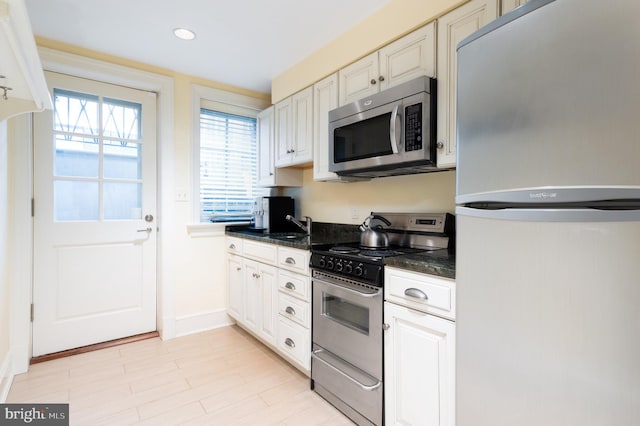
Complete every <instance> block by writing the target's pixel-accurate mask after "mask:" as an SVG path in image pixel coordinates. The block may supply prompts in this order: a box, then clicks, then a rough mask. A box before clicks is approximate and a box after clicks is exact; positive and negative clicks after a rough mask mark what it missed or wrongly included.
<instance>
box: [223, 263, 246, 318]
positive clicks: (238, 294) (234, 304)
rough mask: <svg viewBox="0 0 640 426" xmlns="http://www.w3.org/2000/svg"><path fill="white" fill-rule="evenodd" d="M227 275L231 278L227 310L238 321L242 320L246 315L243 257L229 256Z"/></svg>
mask: <svg viewBox="0 0 640 426" xmlns="http://www.w3.org/2000/svg"><path fill="white" fill-rule="evenodd" d="M227 277H228V280H229V288H228V292H227V296H228V301H227V302H228V304H229V309H228V310H227V312H228V313H229V315H230V316H232V317H233V318H234V319H235V320H236V321H240V320H242V317H243V315H244V297H243V295H244V291H243V288H244V273H243V270H242V258H241V257H239V256H236V255H233V254H229V255H228V256H227Z"/></svg>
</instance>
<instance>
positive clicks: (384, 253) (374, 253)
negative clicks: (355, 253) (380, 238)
mask: <svg viewBox="0 0 640 426" xmlns="http://www.w3.org/2000/svg"><path fill="white" fill-rule="evenodd" d="M359 254H360V256H366V257H389V256H397V255H399V254H402V253H401V252H398V251H395V250H366V249H363V250H362V251H360V253H359Z"/></svg>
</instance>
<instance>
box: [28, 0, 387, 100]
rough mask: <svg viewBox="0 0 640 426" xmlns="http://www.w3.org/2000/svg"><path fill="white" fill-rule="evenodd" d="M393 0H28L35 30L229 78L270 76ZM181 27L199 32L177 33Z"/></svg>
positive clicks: (255, 83) (240, 82)
mask: <svg viewBox="0 0 640 426" xmlns="http://www.w3.org/2000/svg"><path fill="white" fill-rule="evenodd" d="M390 1H391V0H320V1H318V0H315V1H311V0H226V1H222V0H106V1H105V0H25V3H26V5H27V9H28V12H29V17H30V19H31V25H32V27H33V32H34V34H35V35H37V36H41V37H45V38H48V39H52V40H57V41H62V42H65V43H69V44H73V45H76V46H80V47H83V48H87V49H91V50H95V51H98V52H103V53H107V54H111V55H115V56H119V57H122V58H127V59H132V60H135V61H139V62H142V63H146V64H150V65H155V66H159V67H162V68H167V69H170V70H173V71H177V72H180V73H184V74H189V75H193V76H197V77H202V78H205V79H208V80H213V81H217V82H221V83H225V84H231V85H234V86H238V87H242V88H246V89H251V90H255V91H259V92H264V93H270V92H271V80H272V79H273V77H275V76H277V75H279V74H280V73H282V72H283V71H285V70H287V69H288V68H290V67H291V66H293V65H295V64H296V63H298V62H300V61H301V60H302V59H304V58H305V57H306V56H308V55H309V54H310V53H312V52H314V51H315V50H317V49H318V48H320V47H322V46H324V45H325V44H327V43H328V42H330V41H331V40H333V39H335V38H336V37H337V36H338V35H340V34H342V33H343V32H344V31H346V30H347V29H349V28H351V27H352V26H354V25H355V24H357V23H358V22H360V21H362V20H364V19H365V18H366V17H367V16H369V15H371V14H372V13H373V12H374V11H376V10H377V9H379V8H380V7H381V6H383V5H384V4H386V3H389V2H390ZM176 27H184V28H189V29H191V30H193V31H195V33H196V34H197V35H196V39H195V40H192V41H184V40H179V39H177V38H176V37H175V36H174V35H173V29H174V28H176Z"/></svg>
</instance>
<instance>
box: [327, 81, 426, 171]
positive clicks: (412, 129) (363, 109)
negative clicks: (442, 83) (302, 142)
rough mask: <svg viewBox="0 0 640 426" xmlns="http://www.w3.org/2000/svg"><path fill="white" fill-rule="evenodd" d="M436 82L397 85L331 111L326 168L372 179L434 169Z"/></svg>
mask: <svg viewBox="0 0 640 426" xmlns="http://www.w3.org/2000/svg"><path fill="white" fill-rule="evenodd" d="M435 130H436V80H435V79H433V78H429V77H426V76H424V77H419V78H417V79H414V80H411V81H408V82H406V83H402V84H399V85H398V86H395V87H392V88H390V89H387V90H384V91H382V92H380V93H377V94H375V95H372V96H369V97H367V98H364V99H361V100H359V101H356V102H353V103H351V104H347V105H344V106H342V107H339V108H336V109H334V110H332V111H329V170H330V171H332V172H335V173H337V174H338V175H340V176H353V177H359V178H374V177H382V176H394V175H404V174H412V173H424V172H429V171H435V170H437V169H436V143H435V138H436V132H435Z"/></svg>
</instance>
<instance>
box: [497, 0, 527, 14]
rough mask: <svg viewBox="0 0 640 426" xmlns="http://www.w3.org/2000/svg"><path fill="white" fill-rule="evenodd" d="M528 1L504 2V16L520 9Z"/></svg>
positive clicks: (508, 0) (507, 0)
mask: <svg viewBox="0 0 640 426" xmlns="http://www.w3.org/2000/svg"><path fill="white" fill-rule="evenodd" d="M526 2H527V0H502V14H503V15H504V14H505V13H507V12H511V11H512V10H513V9H515V8H516V7H520V6H522V5H523V4H525V3H526Z"/></svg>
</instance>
